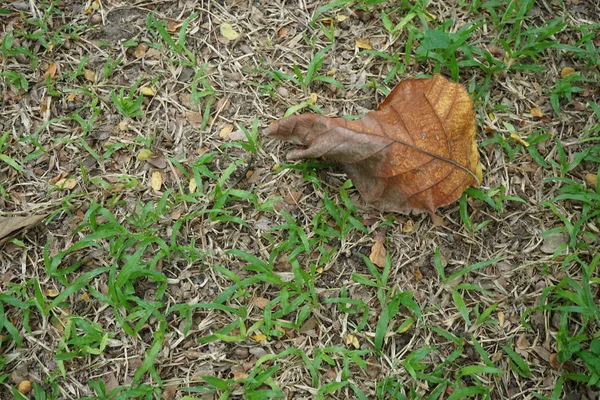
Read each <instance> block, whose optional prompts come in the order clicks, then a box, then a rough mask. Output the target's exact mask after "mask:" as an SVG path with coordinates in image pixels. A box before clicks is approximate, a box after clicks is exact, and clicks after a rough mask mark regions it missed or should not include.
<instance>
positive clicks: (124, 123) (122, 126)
mask: <svg viewBox="0 0 600 400" xmlns="http://www.w3.org/2000/svg"><path fill="white" fill-rule="evenodd" d="M128 129H129V122H128V121H121V122H119V130H120V131H121V132H123V131H126V130H128Z"/></svg>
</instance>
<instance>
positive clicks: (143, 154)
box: [137, 149, 154, 161]
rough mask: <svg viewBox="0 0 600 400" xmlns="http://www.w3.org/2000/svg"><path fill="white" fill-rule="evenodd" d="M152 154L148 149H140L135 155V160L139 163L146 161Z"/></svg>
mask: <svg viewBox="0 0 600 400" xmlns="http://www.w3.org/2000/svg"><path fill="white" fill-rule="evenodd" d="M153 155H154V153H153V152H152V150H150V149H142V150H140V152H139V153H138V155H137V159H138V160H139V161H146V160H147V159H148V158H150V157H152V156H153Z"/></svg>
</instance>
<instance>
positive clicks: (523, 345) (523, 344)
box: [516, 335, 531, 350]
mask: <svg viewBox="0 0 600 400" xmlns="http://www.w3.org/2000/svg"><path fill="white" fill-rule="evenodd" d="M516 344H517V349H520V350H523V349H527V348H529V347H530V346H531V345H530V344H529V340H527V337H526V336H525V335H521V336H519V337H518V338H517V343H516Z"/></svg>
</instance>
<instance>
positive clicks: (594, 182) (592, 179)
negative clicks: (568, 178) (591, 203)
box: [585, 174, 598, 188]
mask: <svg viewBox="0 0 600 400" xmlns="http://www.w3.org/2000/svg"><path fill="white" fill-rule="evenodd" d="M585 182H586V183H587V184H588V185H590V186H593V187H594V188H596V187H597V186H598V175H596V174H585Z"/></svg>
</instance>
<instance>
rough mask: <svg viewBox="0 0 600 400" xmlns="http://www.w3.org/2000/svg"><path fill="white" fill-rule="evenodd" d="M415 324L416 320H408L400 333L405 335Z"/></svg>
mask: <svg viewBox="0 0 600 400" xmlns="http://www.w3.org/2000/svg"><path fill="white" fill-rule="evenodd" d="M414 323H415V320H414V318H409V319H407V320H406V322H404V323H403V324H402V325H401V327H400V329H399V330H398V333H404V332H406V331H408V330H409V329H410V327H411V326H413V324H414Z"/></svg>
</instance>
